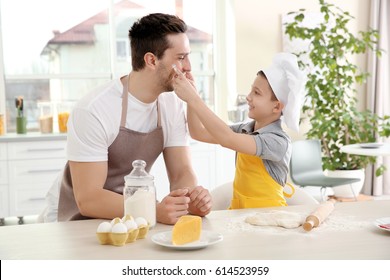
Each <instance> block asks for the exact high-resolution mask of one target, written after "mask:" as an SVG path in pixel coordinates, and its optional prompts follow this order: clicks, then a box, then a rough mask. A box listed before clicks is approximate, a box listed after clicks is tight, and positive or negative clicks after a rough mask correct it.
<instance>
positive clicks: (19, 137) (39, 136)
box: [0, 132, 66, 143]
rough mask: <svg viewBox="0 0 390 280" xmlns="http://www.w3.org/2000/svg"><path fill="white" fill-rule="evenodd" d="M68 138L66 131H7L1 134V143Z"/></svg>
mask: <svg viewBox="0 0 390 280" xmlns="http://www.w3.org/2000/svg"><path fill="white" fill-rule="evenodd" d="M52 140H66V133H40V132H28V133H26V134H16V133H7V134H5V135H1V136H0V143H4V142H29V141H52Z"/></svg>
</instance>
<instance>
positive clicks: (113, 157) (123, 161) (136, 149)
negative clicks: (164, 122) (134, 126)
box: [58, 77, 164, 221]
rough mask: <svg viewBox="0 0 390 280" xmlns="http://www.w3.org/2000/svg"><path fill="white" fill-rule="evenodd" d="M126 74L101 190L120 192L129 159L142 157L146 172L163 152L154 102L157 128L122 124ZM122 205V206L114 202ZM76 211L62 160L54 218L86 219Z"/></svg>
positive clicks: (130, 168)
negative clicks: (144, 129)
mask: <svg viewBox="0 0 390 280" xmlns="http://www.w3.org/2000/svg"><path fill="white" fill-rule="evenodd" d="M127 88H128V77H126V78H125V81H124V87H123V94H122V115H121V122H120V129H119V133H118V135H117V137H116V138H115V140H114V142H113V143H112V144H111V145H110V146H109V147H108V172H107V179H106V182H105V183H104V187H103V188H104V189H106V190H110V191H113V192H116V193H118V194H121V195H123V188H124V183H125V181H124V176H126V175H127V174H129V173H130V172H131V170H132V169H133V166H132V162H133V161H134V160H136V159H142V160H144V161H145V162H146V164H147V165H146V171H147V172H149V171H150V169H151V167H152V165H153V163H154V162H155V161H156V159H157V157H158V156H159V155H160V153H161V152H162V151H163V147H164V135H163V130H162V127H161V117H160V110H159V108H158V102H156V104H157V128H156V129H154V130H153V131H151V132H148V133H143V132H138V131H134V130H131V129H128V128H126V127H125V125H126V115H127V104H128V103H127V102H128V91H127ZM118 207H123V205H118ZM89 218H90V217H85V216H82V215H81V214H80V211H79V209H78V207H77V204H76V200H75V197H74V193H73V187H72V177H71V174H70V169H69V162H67V163H66V166H65V170H64V176H63V178H62V182H61V189H60V198H59V203H58V221H70V220H83V219H89Z"/></svg>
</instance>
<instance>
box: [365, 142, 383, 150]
mask: <svg viewBox="0 0 390 280" xmlns="http://www.w3.org/2000/svg"><path fill="white" fill-rule="evenodd" d="M359 146H360V148H363V149H377V148H379V147H381V146H383V143H364V144H360V145H359Z"/></svg>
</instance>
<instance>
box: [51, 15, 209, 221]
mask: <svg viewBox="0 0 390 280" xmlns="http://www.w3.org/2000/svg"><path fill="white" fill-rule="evenodd" d="M186 30H187V26H186V24H185V23H184V22H183V21H182V20H181V19H179V18H178V17H176V16H172V15H166V14H150V15H148V16H145V17H143V18H141V19H140V20H139V21H137V22H136V23H134V25H133V26H132V28H131V29H130V31H129V38H130V44H131V53H132V68H133V69H132V71H131V73H130V74H129V75H128V76H127V77H122V78H121V79H118V80H114V81H111V82H109V83H108V84H106V85H104V86H103V87H100V88H98V89H96V90H95V91H93V92H92V93H90V94H89V95H87V96H85V97H84V98H82V99H81V100H80V101H79V102H78V104H77V105H76V106H75V108H74V110H73V112H72V114H71V116H70V118H69V121H68V146H67V155H68V163H67V165H66V167H65V171H64V175H63V178H62V182H61V190H60V198H59V205H58V206H59V207H58V220H59V221H66V220H77V219H84V218H104V219H112V218H114V217H121V216H122V215H123V196H122V195H121V194H122V191H123V186H124V179H123V177H124V176H125V175H127V174H129V173H130V171H131V169H132V165H131V163H132V162H133V160H136V159H143V160H144V161H146V163H147V170H148V171H149V170H150V168H151V167H152V165H153V163H154V161H155V160H156V158H157V157H158V156H159V154H160V153H161V152H163V155H164V160H165V165H166V168H167V173H168V177H169V181H170V191H171V192H170V193H169V195H168V196H166V197H165V198H164V199H163V200H162V201H161V202H158V203H157V221H158V222H161V223H165V224H174V223H176V221H177V220H178V218H179V217H180V216H182V215H185V214H187V213H190V214H195V215H199V216H205V215H207V214H208V213H209V212H210V209H211V204H212V203H211V196H210V194H209V192H208V191H207V190H206V189H204V188H203V187H201V186H197V181H196V177H195V175H194V172H193V170H192V166H191V160H190V153H189V147H188V132H187V129H186V120H185V113H184V105H183V103H182V102H181V101H180V100H179V99H178V98H177V97H176V95H175V94H174V93H173V92H172V91H173V85H172V82H173V76H174V75H175V73H174V71H173V69H172V64H176V65H177V67H179V69H180V70H181V71H182V72H184V73H186V75H187V76H188V77H190V76H191V74H190V71H191V63H190V61H189V58H188V55H189V53H190V46H189V40H188V37H187V35H186V34H185V32H186Z"/></svg>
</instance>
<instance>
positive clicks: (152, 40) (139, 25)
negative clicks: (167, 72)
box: [129, 13, 187, 71]
mask: <svg viewBox="0 0 390 280" xmlns="http://www.w3.org/2000/svg"><path fill="white" fill-rule="evenodd" d="M186 31H187V25H186V24H185V22H184V21H183V20H181V19H180V18H178V17H177V16H174V15H168V14H161V13H156V14H150V15H147V16H145V17H143V18H141V19H139V20H138V21H136V22H135V23H134V24H133V26H132V27H131V28H130V30H129V39H130V46H131V64H132V67H133V70H134V71H138V70H141V69H143V68H144V67H145V61H144V55H145V54H146V53H147V52H151V53H153V54H154V55H155V56H156V57H157V58H158V59H161V58H162V57H163V55H164V52H165V50H166V49H168V48H169V47H170V45H169V41H168V38H167V35H170V34H179V33H185V32H186Z"/></svg>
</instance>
